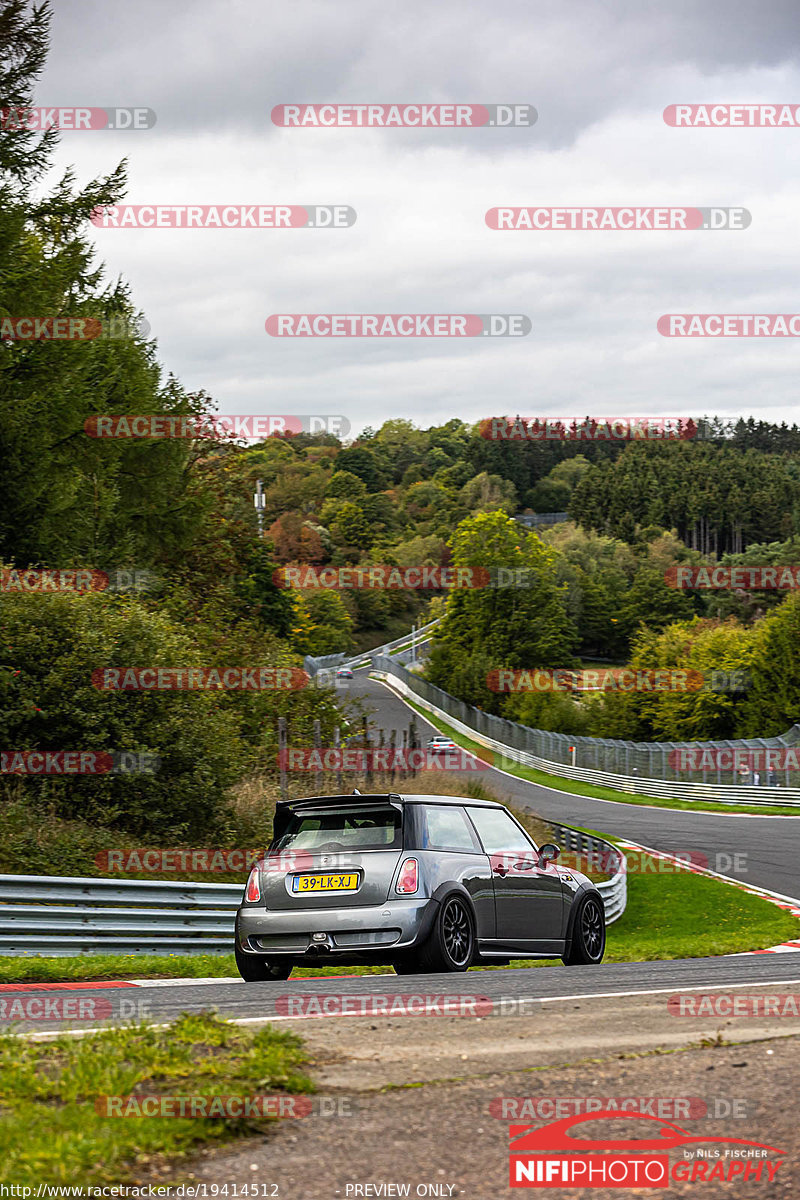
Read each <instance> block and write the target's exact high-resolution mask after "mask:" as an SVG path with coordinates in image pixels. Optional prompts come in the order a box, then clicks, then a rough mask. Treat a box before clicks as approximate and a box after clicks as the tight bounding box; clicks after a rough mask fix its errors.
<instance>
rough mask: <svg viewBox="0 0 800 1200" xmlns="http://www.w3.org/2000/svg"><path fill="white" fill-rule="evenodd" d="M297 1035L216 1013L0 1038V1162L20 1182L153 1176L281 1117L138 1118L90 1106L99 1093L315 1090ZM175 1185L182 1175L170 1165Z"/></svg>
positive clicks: (112, 1181) (238, 1093) (95, 1181)
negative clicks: (81, 1033)
mask: <svg viewBox="0 0 800 1200" xmlns="http://www.w3.org/2000/svg"><path fill="white" fill-rule="evenodd" d="M303 1062H304V1055H303V1051H302V1046H301V1042H300V1040H299V1038H297V1037H295V1036H294V1035H293V1034H291V1033H283V1032H278V1031H276V1030H274V1029H271V1028H269V1027H268V1028H266V1029H262V1030H259V1032H257V1033H252V1032H248V1031H246V1030H243V1029H241V1028H239V1027H237V1026H234V1025H230V1024H228V1023H227V1022H226V1021H221V1020H219V1019H218V1018H217V1017H214V1016H211V1015H209V1014H201V1015H198V1016H187V1015H185V1016H183V1017H181V1018H180V1019H179V1020H178V1021H175V1022H174V1023H173V1024H172V1025H170V1027H169V1028H168V1029H163V1030H154V1029H147V1028H146V1027H144V1026H139V1025H133V1026H127V1027H125V1028H122V1029H114V1030H109V1031H107V1032H103V1033H99V1034H94V1035H91V1036H90V1037H86V1038H68V1037H63V1038H59V1039H58V1040H57V1041H53V1042H46V1043H41V1042H39V1043H36V1042H29V1041H25V1040H23V1039H22V1038H16V1037H10V1036H4V1037H0V1106H2V1110H3V1112H2V1120H0V1161H2V1163H3V1171H4V1175H5V1178H6V1179H9V1180H11V1179H13V1180H14V1182H15V1183H16V1184H24V1185H31V1184H33V1185H34V1187H35V1186H36V1185H38V1184H40V1183H43V1182H44V1183H52V1184H62V1183H63V1184H76V1183H79V1184H80V1185H82V1186H83V1187H84V1188H85V1187H86V1186H88V1185H108V1184H120V1183H134V1182H137V1181H139V1180H140V1179H141V1178H142V1175H143V1174H145V1175H146V1176H147V1177H148V1180H150V1181H152V1180H154V1179H156V1180H157V1179H158V1177H159V1175H160V1174H162V1168H166V1166H167V1159H169V1160H170V1161H171V1162H173V1163H174V1161H175V1159H176V1158H178V1159H180V1158H181V1157H183V1156H185V1155H188V1154H189V1153H190V1152H191V1151H193V1150H194V1149H196V1147H197V1146H198V1145H201V1144H202V1143H208V1142H215V1143H219V1142H222V1141H226V1140H230V1139H232V1138H236V1137H242V1136H246V1135H249V1136H252V1135H253V1134H254V1133H260V1134H263V1133H264V1130H265V1128H266V1127H267V1126H268V1125H269V1124H270V1123H271V1122H272V1121H273V1120H274V1119H275V1118H270V1117H266V1118H263V1117H262V1118H258V1119H254V1118H231V1117H213V1118H203V1117H185V1118H183V1117H174V1118H173V1117H141V1118H138V1119H129V1120H125V1119H122V1118H118V1117H106V1116H102V1115H100V1114H99V1113H98V1112H97V1111H96V1110H95V1101H96V1100H97V1099H98V1098H100V1097H103V1096H128V1095H135V1096H137V1097H139V1098H140V1100H141V1099H143V1098H144V1097H145V1096H147V1095H153V1094H156V1093H158V1094H160V1095H170V1096H206V1097H213V1096H215V1095H225V1096H234V1095H235V1096H253V1095H265V1094H275V1093H304V1092H305V1093H307V1092H311V1091H313V1090H314V1086H313V1084H312V1082H311V1080H310V1079H309V1078H308V1077H307V1076H306V1075H305V1074H303V1073H302V1071H301V1067H302V1065H303ZM169 1178H170V1182H171V1183H172V1182H179V1181H178V1180H176V1179H175V1176H174V1173H173V1172H172V1171H170V1176H169Z"/></svg>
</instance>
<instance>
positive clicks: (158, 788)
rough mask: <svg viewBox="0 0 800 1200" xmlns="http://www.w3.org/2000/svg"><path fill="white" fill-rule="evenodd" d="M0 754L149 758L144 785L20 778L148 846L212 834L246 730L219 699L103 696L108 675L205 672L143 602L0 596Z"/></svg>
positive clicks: (104, 777)
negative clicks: (97, 680)
mask: <svg viewBox="0 0 800 1200" xmlns="http://www.w3.org/2000/svg"><path fill="white" fill-rule="evenodd" d="M0 628H2V631H3V640H2V643H1V644H0V649H1V650H2V654H1V655H0V745H1V746H2V747H3V749H4V750H6V751H17V750H33V749H36V750H51V751H59V750H61V751H63V750H88V751H94V752H99V751H105V752H113V751H128V752H139V751H145V752H149V753H152V754H155V755H158V756H159V758H160V760H161V761H160V768H159V769H158V770H157V771H156V772H155V773H154V774H152V775H147V774H127V775H125V774H122V775H116V774H114V775H112V774H101V775H71V776H68V777H65V776H54V775H49V776H46V775H42V776H21V777H20V780H21V782H22V783H24V786H25V788H26V789H27V791H28V793H29V794H30V795H31V796H32V797H34V798H36V799H37V800H38V801H47V802H48V803H50V804H52V806H53V807H54V810H55V811H56V812H57V813H58V814H59V815H60V816H62V817H65V818H72V817H79V818H81V819H82V820H84V821H88V822H90V823H92V824H97V825H105V826H112V827H116V828H123V829H127V830H129V831H130V832H132V833H137V834H144V833H147V834H148V835H149V836H151V837H153V836H155V837H159V836H164V837H166V836H172V837H175V838H179V837H182V836H194V837H196V836H200V835H208V834H211V833H213V832H214V831H215V830H216V829H217V827H218V823H219V820H220V814H221V812H222V810H223V809H224V807H225V797H226V791H227V789H228V788H229V787H230V785H231V784H232V783H233V781H234V780H235V778H236V777H237V775H238V774H239V773H240V770H241V764H240V762H239V759H240V743H239V740H238V737H237V733H238V719H237V717H236V715H235V714H234V713H233V712H232V711H229V710H228V709H226V708H225V706H224V703H223V702H224V696H221V695H220V694H219V693H215V692H199V691H198V692H149V691H148V692H104V691H100V690H98V689H97V688H96V687H95V686H94V685H93V683H92V672H93V671H95V670H97V669H98V668H105V667H120V668H126V667H145V666H147V667H198V666H202V665H205V664H203V663H201V662H200V661H199V655H198V652H197V650H196V649H194V647H193V645H192V643H191V642H190V640H189V639H188V637H187V636H186V635H185V634H184V633H183V632H182V631H181V630H180V629H179V628H178V627H176V626H175V625H174V624H172V623H171V622H170V621H169V619H168V618H166V617H165V616H163V615H161V614H158V613H152V612H148V611H147V610H146V609H145V608H144V607H142V606H141V605H139V604H137V603H136V602H135V601H133V600H130V599H127V598H122V597H115V596H109V595H104V594H98V593H93V594H90V595H75V594H72V595H71V594H66V593H64V594H58V595H42V594H30V593H29V594H23V595H19V594H5V595H2V596H0Z"/></svg>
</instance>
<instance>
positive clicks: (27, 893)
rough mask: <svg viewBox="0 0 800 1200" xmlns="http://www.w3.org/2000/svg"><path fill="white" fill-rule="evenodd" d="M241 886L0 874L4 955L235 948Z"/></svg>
mask: <svg viewBox="0 0 800 1200" xmlns="http://www.w3.org/2000/svg"><path fill="white" fill-rule="evenodd" d="M243 886H244V885H243V884H238V883H166V882H153V883H151V882H149V881H148V880H136V879H131V880H125V881H117V880H115V879H90V878H85V879H84V878H68V877H63V878H62V877H58V876H49V875H0V955H25V954H45V955H48V956H50V955H53V956H57V957H62V956H74V955H76V954H230V953H231V952H232V950H233V925H234V916H235V913H236V909H237V908H238V906H239V903H240V900H241V897H242V890H243Z"/></svg>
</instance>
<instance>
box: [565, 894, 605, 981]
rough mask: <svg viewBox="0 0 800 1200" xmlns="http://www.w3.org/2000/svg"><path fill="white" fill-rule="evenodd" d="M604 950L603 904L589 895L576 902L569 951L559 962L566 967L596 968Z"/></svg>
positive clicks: (601, 959) (595, 897)
mask: <svg viewBox="0 0 800 1200" xmlns="http://www.w3.org/2000/svg"><path fill="white" fill-rule="evenodd" d="M605 949H606V919H605V913H604V911H603V902H602V900H599V899H598V898H597V896H595V895H592V894H591V893H590V894H589V895H588V896H584V897H583V898H582V899H581V900H579V901H578V910H577V912H576V913H575V921H574V924H573V926H572V938H571V941H570V943H569V949H568V950H567V951H566V952H565V953H564V954H562V956H561V961H562V962H563V963H564V964H565V965H566V966H568V967H574V966H579V965H581V964H582V965H584V966H596V965H597V964H599V963H601V962H602V961H603V955H604V954H605Z"/></svg>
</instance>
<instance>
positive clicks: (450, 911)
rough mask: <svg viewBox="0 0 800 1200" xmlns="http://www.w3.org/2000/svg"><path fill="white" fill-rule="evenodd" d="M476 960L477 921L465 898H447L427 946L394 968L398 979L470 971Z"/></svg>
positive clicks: (424, 945)
mask: <svg viewBox="0 0 800 1200" xmlns="http://www.w3.org/2000/svg"><path fill="white" fill-rule="evenodd" d="M474 958H475V921H474V918H473V916H472V909H471V907H470V904H469V902H468V901H467V900H465V899H464V897H463V896H460V895H458V894H457V893H456V894H454V895H450V896H447V897H446V899H444V900H443V901H442V903H441V904H440V905H439V911H438V913H437V914H436V920H435V921H434V922H433V928H432V929H431V932H430V934H429V935H428V938H427V940H426V941H425V943H424V944H423V945H422V946H421V947H420V949H419V951H418V952H417V953H416V954H414V955H409V956H408V957H406V958H404V959H398V960H397V962H395V963H394V964H393V966H394V969H395V972H396V974H398V975H424V974H430V973H433V972H437V973H438V972H446V971H467V970H469V968H470V967H471V966H472V962H473V959H474Z"/></svg>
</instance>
